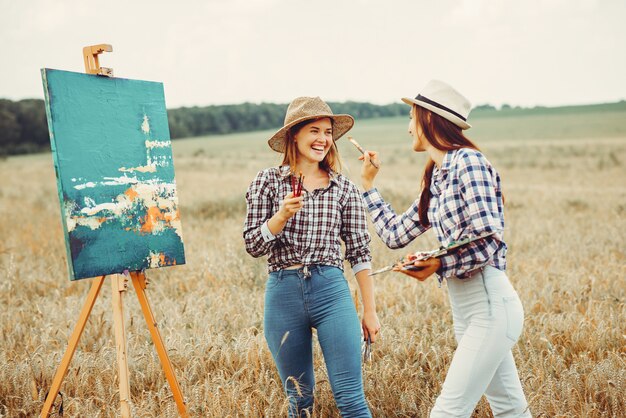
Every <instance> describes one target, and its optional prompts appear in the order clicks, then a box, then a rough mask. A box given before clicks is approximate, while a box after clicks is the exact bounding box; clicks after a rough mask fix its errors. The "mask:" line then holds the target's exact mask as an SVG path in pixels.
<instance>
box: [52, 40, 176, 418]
mask: <svg viewBox="0 0 626 418" xmlns="http://www.w3.org/2000/svg"><path fill="white" fill-rule="evenodd" d="M104 51H112V47H111V46H110V45H105V44H102V45H94V46H89V47H85V48H84V49H83V54H84V56H85V70H86V72H87V73H90V74H99V75H108V76H112V74H113V70H111V69H109V68H102V67H100V68H97V66H98V65H99V64H98V54H100V53H102V52H104ZM129 276H130V278H131V281H132V283H133V287H134V288H135V292H136V294H137V298H138V299H139V304H140V306H141V311H142V312H143V316H144V318H145V320H146V324H147V325H148V330H149V331H150V336H151V338H152V341H153V343H154V346H155V347H156V350H157V354H158V355H159V360H160V362H161V365H162V367H163V370H164V372H165V377H166V378H167V381H168V383H169V385H170V388H171V389H172V392H173V395H174V400H175V401H176V406H177V408H178V413H179V414H180V416H181V417H185V418H186V417H187V416H188V415H187V407H186V405H185V400H184V398H183V395H182V392H181V390H180V386H179V384H178V381H177V380H176V376H175V374H174V369H173V367H172V363H171V362H170V359H169V356H168V354H167V350H166V349H165V344H164V343H163V339H162V337H161V333H160V331H159V329H158V327H157V322H156V320H155V318H154V315H153V313H152V308H151V307H150V303H149V301H148V297H147V295H146V292H145V290H146V287H147V285H148V280H147V278H146V276H145V274H144V273H143V272H140V271H135V272H130V273H129V274H128V275H126V274H124V275H120V274H116V275H113V276H111V290H112V304H113V319H114V324H115V327H114V328H115V344H116V351H117V364H118V371H119V385H120V409H121V416H122V417H123V418H128V417H130V381H129V373H128V361H127V356H126V332H125V328H124V310H123V296H124V293H125V292H126V291H127V289H128V278H129ZM105 278H106V275H104V276H100V277H98V278H95V279H92V280H93V282H92V285H91V289H90V290H89V294H88V295H87V300H86V301H85V303H84V305H83V308H82V310H81V312H80V316H79V318H78V322H77V323H76V326H75V327H74V331H73V332H72V335H71V336H70V339H69V342H68V346H67V349H66V350H65V354H64V355H63V359H62V360H61V364H60V365H59V367H58V369H57V371H56V373H55V375H54V378H53V380H52V385H51V387H50V390H49V392H48V395H47V396H46V400H45V402H44V406H43V409H42V410H41V414H40V417H41V418H47V417H48V415H49V414H50V411H51V409H52V406H53V404H54V401H55V399H56V397H57V395H58V394H59V390H60V388H61V384H62V382H63V378H64V377H65V375H66V373H67V370H68V368H69V365H70V362H71V361H72V357H73V356H74V352H75V351H76V347H77V346H78V341H79V340H80V337H81V335H82V333H83V330H84V329H85V325H86V323H87V320H88V319H89V315H90V314H91V311H92V309H93V306H94V304H95V302H96V299H97V297H98V295H99V293H100V290H101V289H102V285H103V284H104V280H105Z"/></svg>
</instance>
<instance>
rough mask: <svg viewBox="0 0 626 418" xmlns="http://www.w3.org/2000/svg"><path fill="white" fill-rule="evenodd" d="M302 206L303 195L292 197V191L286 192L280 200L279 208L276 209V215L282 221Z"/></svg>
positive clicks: (290, 216)
mask: <svg viewBox="0 0 626 418" xmlns="http://www.w3.org/2000/svg"><path fill="white" fill-rule="evenodd" d="M303 206H304V197H302V196H298V197H294V195H293V192H291V193H289V194H287V196H285V198H284V199H283V201H282V202H280V209H278V215H279V216H280V217H281V218H282V220H283V221H285V222H286V221H287V220H289V219H290V218H292V217H293V216H294V215H295V214H296V213H298V211H299V210H300V209H302V207H303Z"/></svg>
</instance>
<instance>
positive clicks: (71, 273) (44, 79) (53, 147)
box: [41, 68, 76, 281]
mask: <svg viewBox="0 0 626 418" xmlns="http://www.w3.org/2000/svg"><path fill="white" fill-rule="evenodd" d="M48 71H56V70H50V69H49V68H42V69H41V78H42V82H43V93H44V102H45V104H46V118H47V119H48V134H49V136H50V149H51V151H52V159H53V162H54V172H55V175H56V184H57V194H58V196H59V207H60V210H61V211H60V214H61V225H62V226H63V237H64V241H65V254H66V258H67V267H68V270H69V271H68V273H69V278H70V280H72V281H73V280H76V277H75V276H74V265H73V262H72V253H71V249H70V244H69V242H70V240H69V232H68V230H67V223H66V220H65V216H64V213H65V208H64V207H63V187H62V185H61V179H62V176H61V167H60V164H59V161H58V155H57V152H56V150H57V147H56V141H55V138H54V130H53V123H54V121H53V120H52V110H51V107H50V92H49V90H48V75H47V73H48Z"/></svg>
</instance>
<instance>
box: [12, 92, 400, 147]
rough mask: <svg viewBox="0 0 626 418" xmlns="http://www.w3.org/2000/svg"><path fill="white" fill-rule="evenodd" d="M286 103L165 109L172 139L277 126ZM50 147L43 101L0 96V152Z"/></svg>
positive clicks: (338, 109)
mask: <svg viewBox="0 0 626 418" xmlns="http://www.w3.org/2000/svg"><path fill="white" fill-rule="evenodd" d="M330 106H331V107H332V109H333V111H334V112H335V113H348V114H351V115H353V116H354V117H355V118H357V119H367V118H377V117H388V116H398V115H405V114H406V106H405V105H403V104H401V103H400V104H390V105H374V104H371V103H359V102H345V103H330ZM286 110H287V104H274V103H261V104H253V103H242V104H236V105H222V106H205V107H181V108H177V109H169V110H168V112H167V114H168V122H169V126H170V135H171V137H172V139H176V138H188V137H194V136H202V135H216V134H228V133H234V132H246V131H255V130H263V129H273V128H279V127H280V126H282V124H283V120H284V117H285V111H286ZM48 149H50V140H49V136H48V122H47V119H46V109H45V105H44V101H43V100H41V99H26V100H19V101H12V100H7V99H0V155H15V154H26V153H31V152H39V151H45V150H48Z"/></svg>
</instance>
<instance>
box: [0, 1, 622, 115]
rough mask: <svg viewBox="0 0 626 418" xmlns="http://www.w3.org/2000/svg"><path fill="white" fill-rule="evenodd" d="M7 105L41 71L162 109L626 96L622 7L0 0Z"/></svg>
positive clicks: (34, 91) (32, 89) (1, 71)
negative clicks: (125, 89) (107, 77)
mask: <svg viewBox="0 0 626 418" xmlns="http://www.w3.org/2000/svg"><path fill="white" fill-rule="evenodd" d="M0 5H1V9H0V39H1V40H2V51H3V52H2V65H1V67H0V75H1V76H0V98H9V99H14V100H15V99H22V98H30V97H38V98H43V93H42V87H41V78H40V74H39V69H40V68H42V67H47V68H56V69H65V70H70V71H79V72H83V71H84V66H83V60H82V47H83V46H86V45H93V44H98V43H109V44H112V45H113V52H112V53H106V54H105V55H104V56H102V58H101V60H100V64H101V65H102V66H107V67H113V69H114V71H115V75H116V76H118V77H125V78H136V79H144V80H154V81H162V82H163V83H164V84H165V95H166V101H167V106H168V107H170V108H172V107H179V106H193V105H198V106H202V105H209V104H229V103H241V102H244V101H248V102H255V103H258V102H278V103H286V102H289V101H290V100H291V99H293V98H294V97H296V96H302V95H319V96H321V97H322V98H323V99H325V100H327V101H346V100H356V101H368V102H373V103H379V104H385V103H392V102H398V100H399V98H400V97H403V96H407V95H410V96H415V95H416V94H417V93H418V92H419V90H420V89H421V87H422V86H423V85H424V84H425V83H426V82H427V81H428V80H430V79H432V78H436V79H441V80H444V81H447V82H448V83H450V84H452V85H453V86H455V87H456V88H457V89H458V90H460V91H461V92H462V93H464V94H465V95H466V96H467V97H468V98H469V99H470V100H471V101H472V102H473V103H474V104H484V103H491V104H494V105H501V104H503V103H508V104H512V105H521V106H535V105H547V106H555V105H563V104H582V103H599V102H609V101H618V100H622V99H625V98H626V23H625V22H626V1H625V0H604V1H602V0H545V1H535V0H527V1H522V0H465V1H461V0H459V1H452V0H439V1H432V0H429V1H422V0H397V1H394V0H387V1H381V0H376V1H370V0H349V1H347V0H346V1H342V0H332V1H330V0H319V1H310V0H309V1H303V0H224V1H222V0H178V1H173V0H169V1H155V0H153V1H144V0H141V1H135V0H127V1H119V0H108V1H103V2H94V1H84V0H57V1H44V0H32V1H30V0H24V1H18V0H0Z"/></svg>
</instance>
